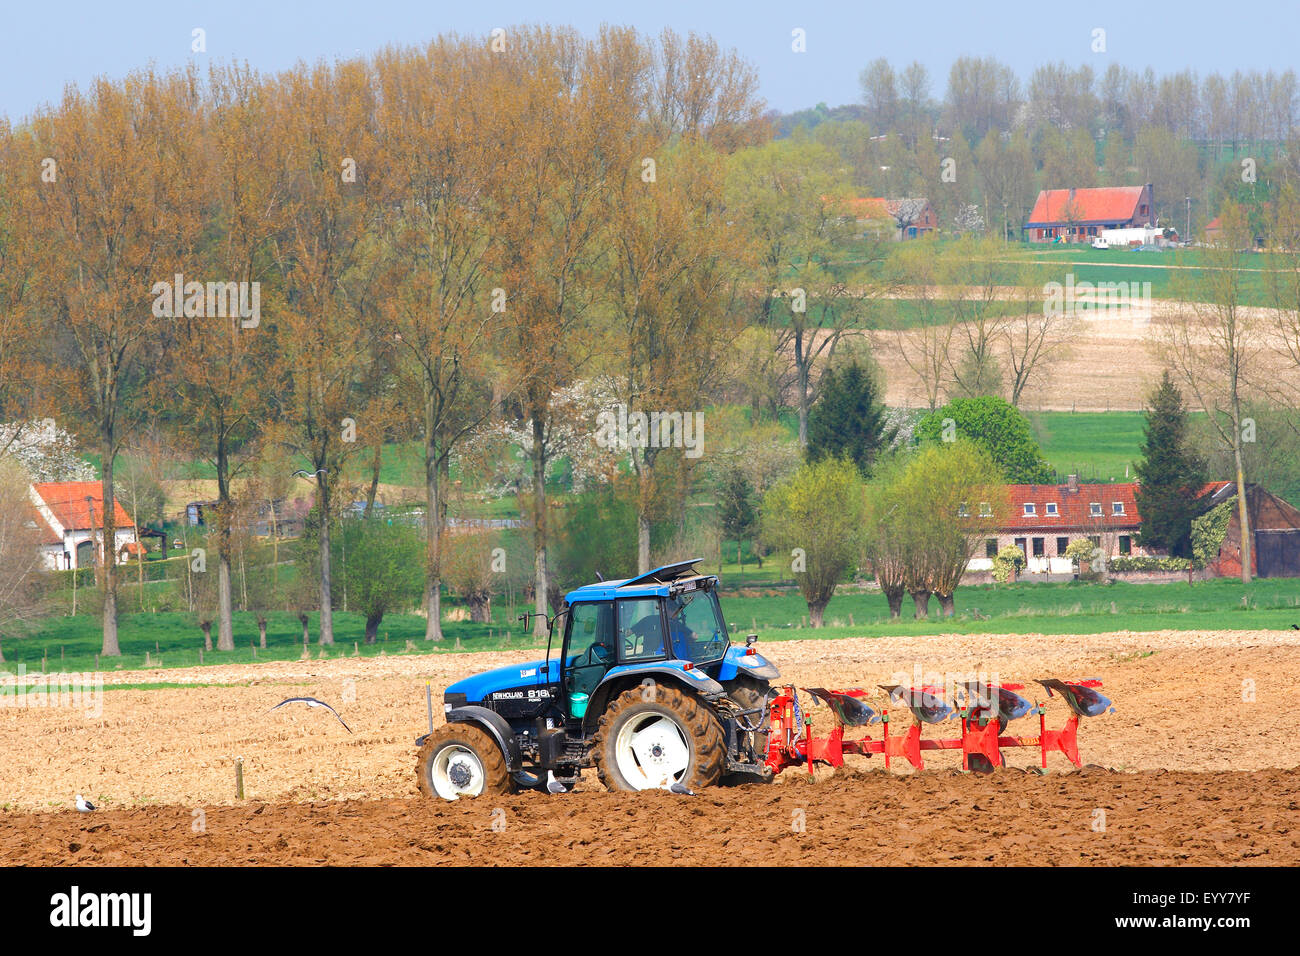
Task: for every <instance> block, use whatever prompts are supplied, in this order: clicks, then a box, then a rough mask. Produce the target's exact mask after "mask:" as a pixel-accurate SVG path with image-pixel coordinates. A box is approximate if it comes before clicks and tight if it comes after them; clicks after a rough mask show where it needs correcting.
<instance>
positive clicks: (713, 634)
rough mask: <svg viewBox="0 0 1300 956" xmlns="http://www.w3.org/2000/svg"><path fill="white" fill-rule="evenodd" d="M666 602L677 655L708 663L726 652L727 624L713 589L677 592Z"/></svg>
mask: <svg viewBox="0 0 1300 956" xmlns="http://www.w3.org/2000/svg"><path fill="white" fill-rule="evenodd" d="M664 604H665V608H666V610H667V611H668V634H669V637H670V638H671V639H672V644H673V656H674V657H675V658H677V659H678V660H684V661H692V662H694V663H696V664H707V663H709V662H711V661H716V660H717V659H718V658H720V657H722V655H723V654H725V653H726V652H727V645H728V643H729V641H730V639H729V636H728V633H727V625H726V624H725V623H723V620H722V609H721V608H720V607H718V596H717V594H715V593H714V592H713V591H712V590H711V589H710V590H708V591H705V590H703V589H701V590H697V591H686V592H683V593H678V594H674V595H672V596H671V597H669V598H668V600H667V601H665V602H664Z"/></svg>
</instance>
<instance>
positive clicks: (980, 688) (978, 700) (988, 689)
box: [957, 681, 1034, 721]
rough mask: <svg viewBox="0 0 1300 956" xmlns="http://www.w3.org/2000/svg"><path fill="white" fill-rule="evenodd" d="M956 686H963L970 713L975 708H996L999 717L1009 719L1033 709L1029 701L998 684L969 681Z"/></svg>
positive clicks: (1018, 717)
mask: <svg viewBox="0 0 1300 956" xmlns="http://www.w3.org/2000/svg"><path fill="white" fill-rule="evenodd" d="M957 686H958V687H962V688H965V690H966V694H967V700H968V701H969V702H970V704H971V710H972V713H973V712H974V711H975V710H986V711H987V710H996V711H997V712H998V716H999V717H1001V718H1002V719H1003V720H1004V721H1009V720H1018V719H1020V718H1021V717H1023V716H1025V714H1027V713H1029V712H1030V711H1031V710H1033V709H1034V705H1033V704H1031V703H1030V702H1029V701H1027V700H1025V699H1024V698H1023V697H1021V696H1020V695H1019V694H1017V693H1015V692H1014V691H1011V690H1008V689H1007V688H1006V687H1003V686H1001V685H999V684H986V683H983V682H981V681H969V682H967V683H964V684H958V685H957ZM975 716H978V715H975Z"/></svg>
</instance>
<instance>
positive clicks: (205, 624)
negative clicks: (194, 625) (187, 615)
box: [199, 621, 212, 651]
mask: <svg viewBox="0 0 1300 956" xmlns="http://www.w3.org/2000/svg"><path fill="white" fill-rule="evenodd" d="M199 630H201V631H202V632H203V649H204V650H205V651H211V650H212V622H211V621H200V622H199Z"/></svg>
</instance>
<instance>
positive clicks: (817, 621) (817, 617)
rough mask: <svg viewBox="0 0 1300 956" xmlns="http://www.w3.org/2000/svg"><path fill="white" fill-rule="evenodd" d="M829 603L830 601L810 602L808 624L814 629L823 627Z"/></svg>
mask: <svg viewBox="0 0 1300 956" xmlns="http://www.w3.org/2000/svg"><path fill="white" fill-rule="evenodd" d="M829 603H830V602H829V601H818V602H816V603H814V602H812V601H809V602H808V622H809V623H810V624H811V625H812V626H813V627H821V626H822V621H823V620H824V616H825V614H826V605H827V604H829Z"/></svg>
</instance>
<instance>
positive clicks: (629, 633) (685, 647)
mask: <svg viewBox="0 0 1300 956" xmlns="http://www.w3.org/2000/svg"><path fill="white" fill-rule="evenodd" d="M695 563H696V562H695V561H687V562H681V563H679V564H671V565H666V566H665V567H662V568H656V569H655V570H653V571H650V572H648V573H646V574H643V575H641V576H640V577H636V578H628V579H626V580H622V581H601V582H598V583H596V584H589V585H586V586H585V587H581V588H578V589H577V590H574V591H570V592H569V593H568V594H567V595H566V596H565V603H566V605H567V607H568V609H569V613H568V615H567V616H566V617H567V619H566V622H565V628H564V642H563V645H562V652H561V655H560V660H561V661H562V662H563V667H562V670H561V686H560V688H559V694H558V697H559V700H560V701H561V702H562V706H563V707H564V708H565V709H566V710H567V714H566V716H567V717H568V718H569V719H570V720H573V721H577V722H584V718H585V716H586V713H587V710H588V707H589V706H590V705H591V703H592V696H593V694H595V692H596V691H597V690H598V689H599V688H600V687H601V685H602V684H604V683H605V682H606V680H607V678H609V677H611V676H617V675H618V674H619V673H623V672H629V673H630V672H632V671H635V672H636V673H642V672H644V673H647V674H653V673H654V671H656V670H660V669H661V668H647V667H646V665H651V664H659V665H662V670H664V671H667V672H672V676H673V677H680V676H682V675H689V674H690V673H691V672H692V671H695V670H697V669H698V674H697V677H698V678H704V679H708V678H711V677H713V676H715V675H713V674H712V673H711V672H712V671H714V670H716V667H715V666H714V665H718V664H720V663H721V661H722V660H723V658H724V657H725V655H726V653H727V649H728V647H729V646H730V641H729V638H728V630H727V625H726V623H725V622H724V621H723V619H722V609H721V608H720V607H719V605H718V596H717V591H716V587H717V583H718V579H717V578H716V577H715V576H713V575H704V574H698V573H696V572H695V570H694V567H693V566H694V564H695Z"/></svg>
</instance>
